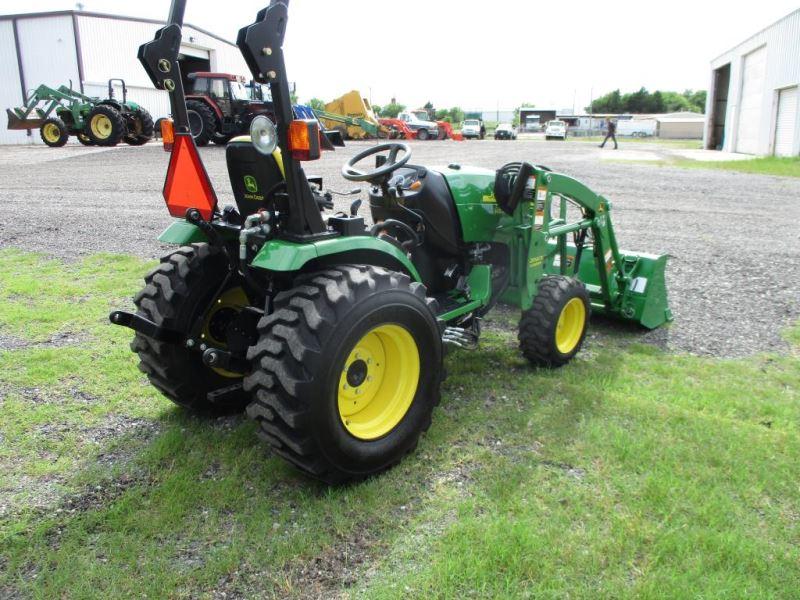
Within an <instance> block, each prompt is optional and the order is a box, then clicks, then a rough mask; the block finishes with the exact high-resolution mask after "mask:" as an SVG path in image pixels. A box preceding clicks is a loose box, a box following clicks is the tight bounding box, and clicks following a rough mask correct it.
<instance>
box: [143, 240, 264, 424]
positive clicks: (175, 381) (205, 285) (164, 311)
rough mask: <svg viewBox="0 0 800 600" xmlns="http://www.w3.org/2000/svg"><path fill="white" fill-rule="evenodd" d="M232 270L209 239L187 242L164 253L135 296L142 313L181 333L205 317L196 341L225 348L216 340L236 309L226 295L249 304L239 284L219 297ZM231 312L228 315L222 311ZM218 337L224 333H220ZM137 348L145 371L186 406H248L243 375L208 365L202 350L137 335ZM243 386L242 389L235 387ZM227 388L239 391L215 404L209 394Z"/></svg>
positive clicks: (213, 409)
mask: <svg viewBox="0 0 800 600" xmlns="http://www.w3.org/2000/svg"><path fill="white" fill-rule="evenodd" d="M227 273H228V262H227V259H226V258H225V256H224V255H223V253H222V252H221V251H220V250H219V249H218V248H217V247H215V246H210V245H209V244H207V243H199V244H192V245H191V246H184V247H182V248H180V249H178V250H176V251H175V252H173V253H172V254H170V255H168V256H165V257H163V258H162V259H161V264H159V265H158V266H157V267H156V268H155V269H153V270H152V271H151V272H150V273H149V274H147V275H146V276H145V284H146V285H145V287H144V289H142V291H140V292H139V293H138V294H137V296H136V297H135V298H134V303H135V304H136V308H137V311H136V314H138V315H140V316H142V317H145V318H147V319H150V320H151V321H153V322H155V323H156V324H157V325H160V326H162V327H165V328H168V329H173V330H177V331H191V330H192V329H193V327H194V325H195V323H197V321H198V319H201V318H203V319H204V323H203V327H202V333H201V339H198V340H196V341H195V344H196V345H199V344H201V343H204V342H210V343H213V345H214V346H217V347H223V349H224V343H221V342H220V341H217V340H216V339H215V332H216V331H218V330H222V331H224V327H225V326H226V324H229V323H230V322H231V316H232V315H231V314H230V313H231V310H235V308H233V309H231V306H229V305H231V304H234V303H233V302H231V301H229V300H223V299H224V298H228V297H230V296H231V293H233V295H234V296H236V295H237V294H238V295H239V296H240V298H242V299H241V300H239V303H246V302H247V303H249V301H247V300H246V295H245V296H241V294H243V293H244V292H243V291H241V288H235V287H233V286H231V287H230V288H227V289H226V290H224V291H222V292H220V293H219V294H218V297H217V298H216V299H215V298H214V297H213V296H214V295H215V294H217V292H218V291H219V289H220V286H221V285H222V283H223V280H224V279H225V276H226V275H227ZM206 309H208V310H207V313H206V314H205V315H203V311H204V310H206ZM225 310H227V314H226V313H223V312H222V311H225ZM215 319H217V320H219V323H217V322H215ZM216 337H223V335H222V334H219V333H217V334H216ZM209 338H210V339H209ZM131 350H133V351H134V352H136V353H137V354H138V355H139V360H140V363H139V370H141V371H142V372H143V373H145V374H146V375H147V377H148V379H149V380H150V383H152V384H153V385H154V386H155V387H156V388H157V389H158V390H159V391H160V392H161V393H162V394H164V395H165V396H166V397H167V398H169V399H170V400H172V401H173V402H174V403H175V404H178V405H180V406H182V407H184V408H188V409H191V410H194V411H197V412H201V413H231V412H237V411H241V410H243V409H244V407H245V406H246V405H247V402H248V401H249V397H248V396H247V395H246V394H245V393H244V391H243V390H242V389H241V383H242V376H241V375H238V376H237V375H235V374H233V373H228V372H225V371H218V370H214V369H212V368H211V367H208V366H206V365H205V364H204V363H203V360H202V353H201V352H199V351H197V350H192V349H189V348H187V347H186V345H185V344H176V343H167V342H159V341H156V340H153V339H152V338H149V337H147V336H144V335H142V334H140V333H137V334H136V337H135V338H134V339H133V342H131ZM237 384H238V385H239V388H238V390H236V389H235V388H234V386H236V385H237ZM223 388H234V389H232V391H231V392H230V393H226V394H225V395H224V399H223V401H221V402H219V403H212V402H210V401H209V398H208V394H209V393H210V392H214V391H217V390H220V389H223Z"/></svg>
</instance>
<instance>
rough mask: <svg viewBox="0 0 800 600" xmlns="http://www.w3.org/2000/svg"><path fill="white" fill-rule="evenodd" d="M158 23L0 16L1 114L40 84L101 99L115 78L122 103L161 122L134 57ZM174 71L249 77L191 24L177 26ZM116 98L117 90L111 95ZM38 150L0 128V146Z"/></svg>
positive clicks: (25, 135)
mask: <svg viewBox="0 0 800 600" xmlns="http://www.w3.org/2000/svg"><path fill="white" fill-rule="evenodd" d="M163 25H164V23H163V22H161V21H153V20H150V19H139V18H134V17H121V16H117V15H108V14H100V13H91V12H78V11H59V12H47V13H28V14H18V15H0V109H3V110H2V111H1V113H5V109H6V108H10V107H15V106H21V105H22V104H23V102H24V100H23V97H24V95H26V94H27V93H28V92H29V91H30V90H32V89H34V88H36V87H37V86H39V85H41V84H46V85H48V86H51V87H58V86H60V85H69V83H70V81H72V85H73V88H74V89H76V90H81V91H82V92H83V93H85V94H87V95H89V96H99V97H106V95H107V93H108V91H107V88H108V80H109V79H111V78H116V77H119V78H122V79H124V80H125V82H126V84H127V87H128V97H129V98H130V99H131V100H133V101H134V102H138V103H139V104H141V105H142V106H144V107H145V108H146V109H147V110H148V111H150V113H151V114H152V115H153V118H154V119H156V118H158V117H163V116H167V114H168V113H169V99H168V97H167V93H166V92H163V91H159V90H156V89H154V88H153V84H152V83H151V82H150V80H149V79H148V77H147V75H146V74H145V72H144V69H143V68H142V66H141V65H140V64H139V61H138V60H137V58H136V53H137V50H138V48H139V45H140V44H142V43H144V42H147V41H149V40H151V39H153V35H155V32H156V29H158V28H159V27H161V26H163ZM183 31H184V33H183V43H182V44H181V55H180V56H181V72H182V74H183V75H184V77H185V76H186V75H187V74H188V73H190V72H194V71H221V72H227V73H234V74H237V75H245V74H247V73H249V71H248V69H247V65H246V64H245V62H244V59H243V58H242V55H241V54H240V53H239V49H238V48H237V47H236V46H235V45H234V44H233V43H231V42H229V41H227V40H225V39H223V38H221V37H219V36H217V35H214V34H213V33H210V32H208V31H204V30H202V29H199V28H197V27H194V26H192V25H186V27H184V30H183ZM117 97H119V89H117ZM25 143H41V140H40V139H39V133H38V132H37V131H32V132H26V131H9V130H8V129H6V127H5V123H2V124H0V144H25Z"/></svg>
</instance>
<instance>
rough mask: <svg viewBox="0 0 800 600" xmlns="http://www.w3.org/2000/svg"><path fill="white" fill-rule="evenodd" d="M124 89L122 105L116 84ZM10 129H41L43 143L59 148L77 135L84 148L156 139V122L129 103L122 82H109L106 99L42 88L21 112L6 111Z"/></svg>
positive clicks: (140, 143)
mask: <svg viewBox="0 0 800 600" xmlns="http://www.w3.org/2000/svg"><path fill="white" fill-rule="evenodd" d="M115 82H119V83H120V84H121V87H122V101H121V102H120V101H119V100H117V99H116V98H115V97H114V83H115ZM6 114H7V115H8V128H9V129H38V130H39V135H40V136H41V138H42V141H43V142H44V143H45V144H47V145H48V146H50V147H51V148H59V147H61V146H63V145H64V144H66V143H67V141H68V140H69V136H71V135H74V136H76V137H77V138H78V141H79V142H80V143H81V144H83V145H84V146H93V145H97V146H116V145H117V144H118V143H119V142H120V141H125V143H127V144H130V145H132V146H141V145H142V144H146V143H147V142H148V141H150V140H151V139H152V138H153V118H152V117H151V116H150V113H148V112H147V110H145V109H144V108H143V107H142V106H140V105H138V104H136V103H135V102H129V101H128V88H127V86H126V85H125V81H124V80H122V79H109V80H108V97H107V98H106V99H100V98H95V97H91V96H86V95H84V94H81V93H80V92H77V91H75V90H73V89H72V82H70V85H69V87H67V86H65V85H62V86H60V87H59V88H58V89H54V88H50V87H48V86H46V85H40V86H39V87H38V88H36V89H35V90H33V91H32V92H31V93H30V95H29V96H28V98H27V99H26V100H25V105H24V106H23V107H21V108H8V109H6Z"/></svg>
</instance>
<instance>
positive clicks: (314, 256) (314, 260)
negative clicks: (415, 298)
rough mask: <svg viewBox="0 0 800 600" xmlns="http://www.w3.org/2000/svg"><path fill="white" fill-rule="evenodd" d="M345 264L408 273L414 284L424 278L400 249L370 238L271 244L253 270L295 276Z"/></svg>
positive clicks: (351, 237)
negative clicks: (293, 273) (264, 270)
mask: <svg viewBox="0 0 800 600" xmlns="http://www.w3.org/2000/svg"><path fill="white" fill-rule="evenodd" d="M341 264H365V265H373V266H376V267H386V268H388V269H392V270H395V271H401V272H404V273H407V274H408V275H409V276H410V277H411V278H412V279H413V280H414V281H421V280H422V278H421V277H420V275H419V272H417V269H416V267H415V266H414V264H413V263H412V262H411V260H410V259H409V258H408V256H406V254H405V253H404V252H403V251H402V250H400V248H398V247H397V246H395V245H393V244H391V243H389V242H386V241H384V240H380V239H378V238H374V237H371V236H367V235H352V236H345V237H337V238H330V239H325V240H319V241H317V242H308V243H295V242H289V241H286V240H269V241H268V242H267V243H265V244H264V245H263V246H262V247H261V250H259V252H258V254H256V257H255V258H254V259H253V261H252V262H251V263H250V266H252V267H257V268H260V269H266V270H268V271H279V272H291V271H302V270H309V269H311V268H316V267H320V268H324V267H326V266H331V265H341Z"/></svg>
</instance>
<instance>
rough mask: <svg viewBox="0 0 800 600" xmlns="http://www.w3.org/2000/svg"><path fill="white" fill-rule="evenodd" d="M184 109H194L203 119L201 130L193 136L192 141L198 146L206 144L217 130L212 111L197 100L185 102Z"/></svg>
mask: <svg viewBox="0 0 800 600" xmlns="http://www.w3.org/2000/svg"><path fill="white" fill-rule="evenodd" d="M186 110H193V111H195V112H196V113H197V114H199V115H200V118H201V119H202V120H203V131H201V132H200V135H197V136H194V143H195V144H196V145H198V146H207V145H208V142H210V141H211V140H212V139H213V138H214V135H215V134H216V132H217V119H216V117H215V116H214V112H213V111H212V110H211V109H210V108H209V107H208V106H206V105H205V104H203V103H202V102H198V101H197V100H189V101H188V102H187V103H186Z"/></svg>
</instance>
